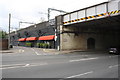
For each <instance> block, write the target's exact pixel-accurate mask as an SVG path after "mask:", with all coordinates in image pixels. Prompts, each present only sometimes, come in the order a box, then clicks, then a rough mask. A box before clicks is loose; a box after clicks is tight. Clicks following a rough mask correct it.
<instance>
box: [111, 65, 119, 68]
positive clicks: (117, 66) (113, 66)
mask: <svg viewBox="0 0 120 80" xmlns="http://www.w3.org/2000/svg"><path fill="white" fill-rule="evenodd" d="M113 67H118V65H114V66H109V68H113Z"/></svg>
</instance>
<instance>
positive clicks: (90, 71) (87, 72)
mask: <svg viewBox="0 0 120 80" xmlns="http://www.w3.org/2000/svg"><path fill="white" fill-rule="evenodd" d="M90 73H93V71H90V72H86V73H83V74H78V75H73V76H69V77H67V78H75V77H78V76H83V75H86V74H90Z"/></svg>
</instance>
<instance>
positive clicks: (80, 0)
mask: <svg viewBox="0 0 120 80" xmlns="http://www.w3.org/2000/svg"><path fill="white" fill-rule="evenodd" d="M106 1H108V0H0V29H2V30H4V31H6V32H8V25H9V24H8V23H9V13H10V14H11V31H14V30H16V29H19V22H20V21H22V22H32V23H39V22H41V21H42V20H44V21H47V13H48V12H47V10H48V8H54V9H58V10H63V11H66V12H72V11H75V10H79V9H82V8H85V7H89V6H92V5H96V4H99V3H102V2H106ZM60 14H61V13H59V12H56V11H51V13H50V19H53V18H54V17H55V16H57V15H60ZM29 25H30V24H25V23H22V24H21V25H20V28H25V27H28V26H29Z"/></svg>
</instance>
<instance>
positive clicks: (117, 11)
mask: <svg viewBox="0 0 120 80" xmlns="http://www.w3.org/2000/svg"><path fill="white" fill-rule="evenodd" d="M117 13H120V10H116V11H111V12H107V13H102V14H98V15H94V16H88V17H84V18H80V19H75V20H71V21H66V22H63V24H67V23H72V22H77V21H82V20H87V19H92V18H97V17H102V16H106V15H108V16H110V15H112V14H117Z"/></svg>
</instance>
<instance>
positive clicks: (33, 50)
mask: <svg viewBox="0 0 120 80" xmlns="http://www.w3.org/2000/svg"><path fill="white" fill-rule="evenodd" d="M31 49H32V50H33V51H34V52H35V54H36V55H41V54H39V53H38V52H37V51H35V50H34V49H33V48H31Z"/></svg>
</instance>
